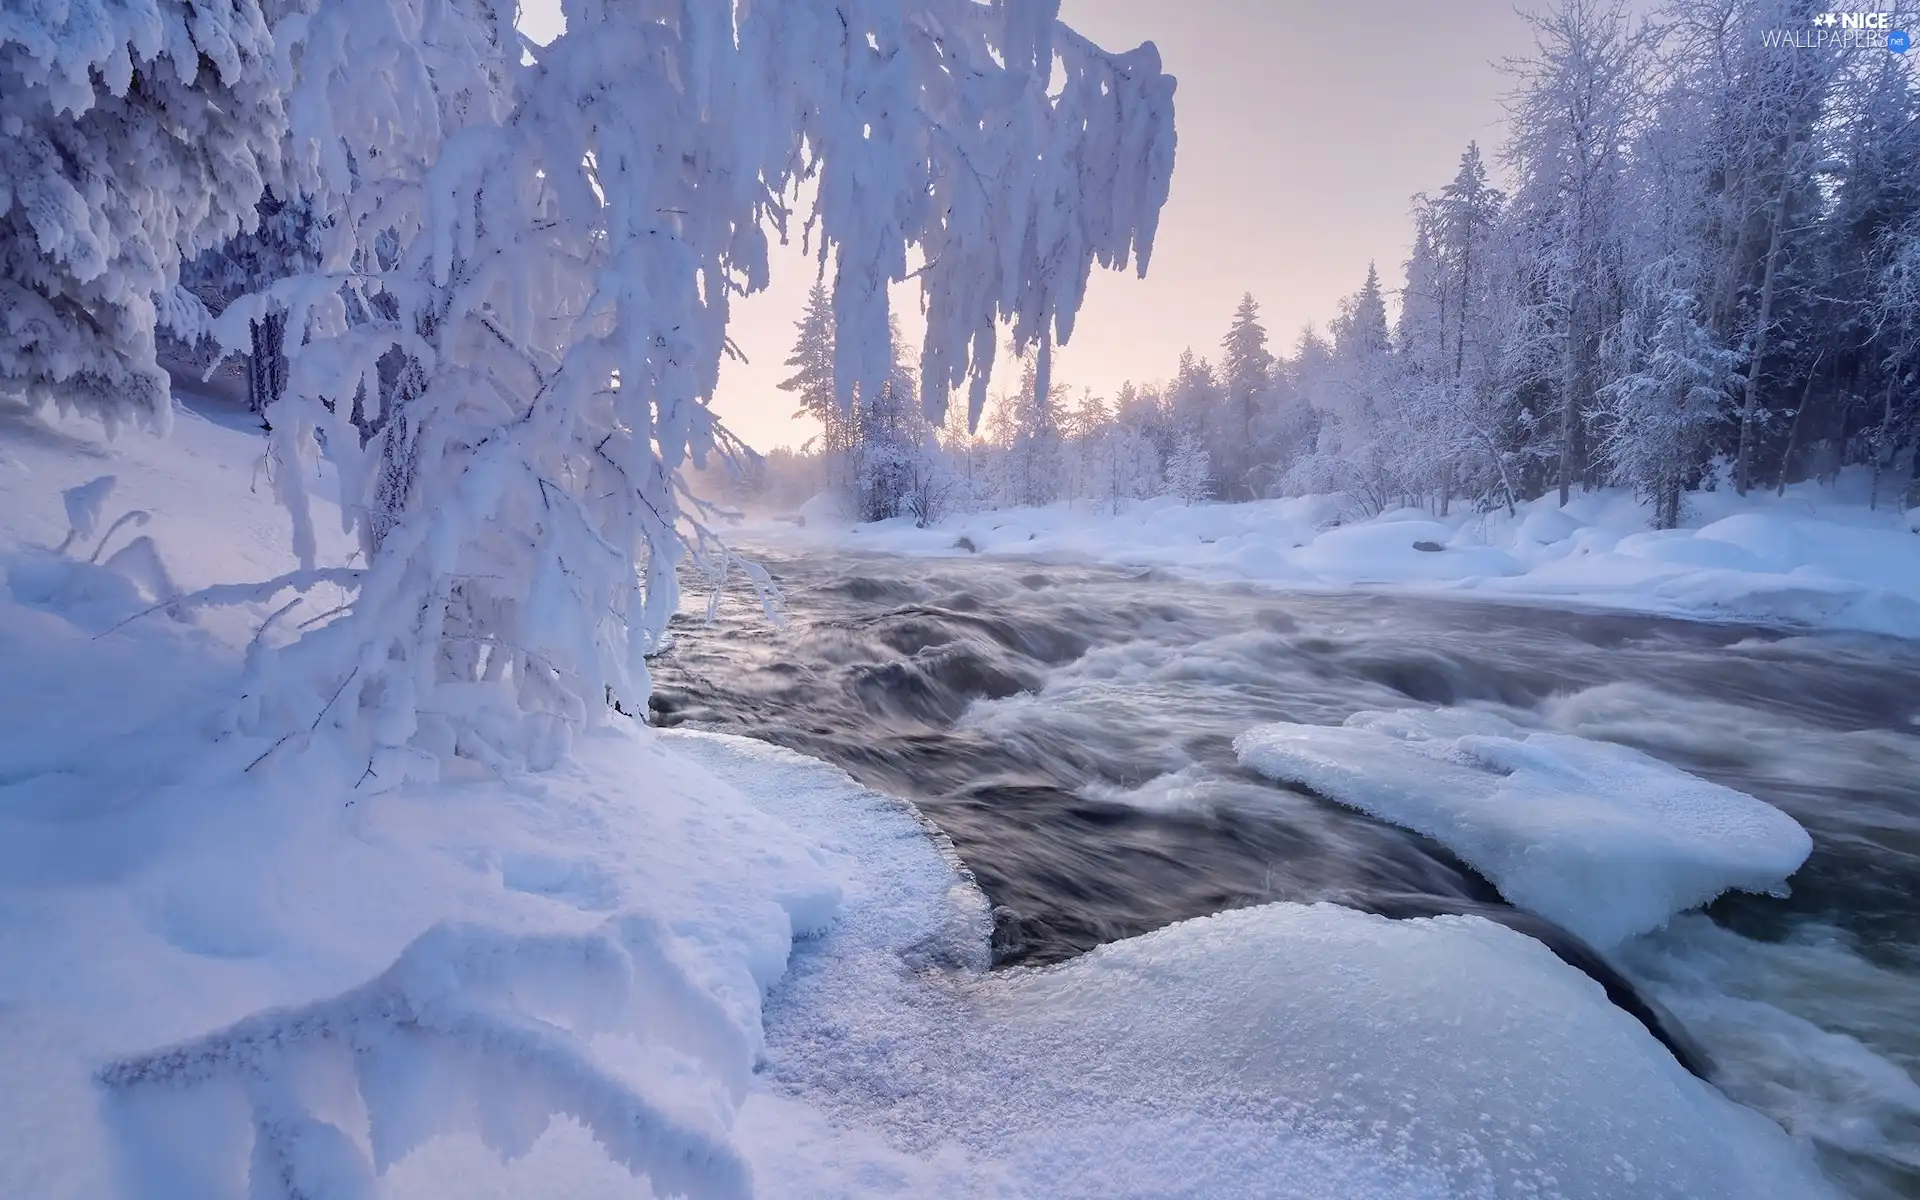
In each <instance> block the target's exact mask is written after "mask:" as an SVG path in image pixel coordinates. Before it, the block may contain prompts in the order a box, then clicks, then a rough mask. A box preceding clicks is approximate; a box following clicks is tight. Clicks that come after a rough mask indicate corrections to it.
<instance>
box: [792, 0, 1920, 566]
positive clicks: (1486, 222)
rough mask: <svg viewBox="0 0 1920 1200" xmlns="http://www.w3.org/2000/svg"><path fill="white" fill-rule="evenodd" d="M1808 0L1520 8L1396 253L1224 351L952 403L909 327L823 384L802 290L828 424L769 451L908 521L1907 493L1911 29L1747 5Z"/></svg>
mask: <svg viewBox="0 0 1920 1200" xmlns="http://www.w3.org/2000/svg"><path fill="white" fill-rule="evenodd" d="M1811 11H1812V10H1811V9H1810V8H1809V7H1808V6H1807V5H1806V4H1802V3H1798V2H1797V0H1673V2H1671V3H1668V4H1665V5H1664V6H1662V7H1660V8H1659V9H1658V10H1657V11H1656V12H1654V13H1653V15H1652V16H1650V17H1647V18H1644V19H1642V18H1636V17H1633V16H1631V15H1630V14H1629V13H1628V11H1627V10H1626V9H1625V8H1623V7H1621V6H1618V5H1614V4H1609V3H1605V2H1602V0H1562V2H1561V3H1558V4H1556V5H1554V6H1551V7H1549V8H1546V9H1545V10H1543V11H1541V12H1539V13H1537V14H1534V15H1531V16H1529V17H1528V18H1527V19H1528V20H1529V21H1530V22H1531V23H1532V26H1533V34H1534V40H1535V47H1536V49H1535V51H1534V53H1533V54H1532V55H1531V56H1529V57H1526V58H1524V59H1521V60H1517V61H1513V62H1509V63H1507V64H1505V65H1506V70H1507V72H1508V75H1509V78H1510V80H1511V84H1512V91H1511V93H1510V95H1509V96H1508V97H1507V98H1506V102H1507V109H1508V113H1509V121H1510V127H1509V133H1508V135H1507V137H1506V140H1505V142H1504V144H1503V145H1501V146H1500V147H1498V149H1497V153H1491V154H1490V153H1488V152H1486V151H1483V150H1482V148H1481V147H1480V146H1478V145H1468V146H1467V147H1465V148H1464V150H1463V152H1462V153H1461V155H1460V160H1459V170H1458V172H1457V173H1456V174H1455V175H1454V177H1453V178H1452V179H1450V180H1446V181H1441V180H1436V181H1435V183H1436V184H1437V185H1438V186H1437V187H1436V188H1435V189H1434V190H1432V191H1430V192H1424V193H1422V194H1420V195H1417V196H1415V197H1413V202H1412V227H1411V239H1410V240H1411V245H1412V250H1411V254H1410V255H1409V257H1408V258H1407V260H1406V261H1405V262H1404V263H1401V264H1398V267H1397V270H1396V271H1394V272H1391V273H1385V272H1382V271H1380V270H1377V269H1372V268H1370V269H1369V270H1368V272H1367V274H1366V276H1365V278H1364V279H1363V280H1361V281H1359V287H1358V290H1357V291H1355V292H1354V293H1353V294H1352V295H1351V296H1350V297H1348V298H1347V299H1346V300H1345V301H1343V302H1342V304H1341V306H1340V311H1339V313H1338V315H1337V316H1335V318H1334V319H1333V320H1332V321H1331V322H1330V323H1329V324H1328V325H1327V326H1326V327H1325V328H1324V329H1316V328H1307V329H1303V330H1301V331H1299V332H1298V333H1297V335H1294V336H1293V337H1292V338H1291V341H1290V344H1289V343H1285V342H1283V341H1282V340H1281V339H1280V338H1276V337H1275V336H1274V334H1275V332H1277V331H1269V330H1268V329H1266V328H1265V327H1264V326H1263V325H1262V323H1261V320H1260V310H1259V306H1258V304H1257V302H1256V300H1255V298H1254V295H1253V294H1251V293H1249V294H1248V295H1246V296H1244V297H1243V298H1242V299H1241V301H1240V303H1239V307H1238V310H1237V311H1236V312H1235V314H1234V317H1233V320H1232V323H1231V325H1230V327H1229V328H1227V329H1226V330H1224V331H1223V336H1222V337H1221V339H1220V343H1219V347H1218V349H1217V351H1213V352H1212V353H1207V351H1208V350H1209V349H1210V348H1205V347H1202V348H1200V350H1199V352H1196V351H1192V350H1190V351H1189V352H1188V353H1186V354H1184V355H1182V356H1181V359H1180V361H1179V362H1178V364H1177V365H1176V364H1169V366H1170V367H1171V368H1172V376H1171V378H1168V379H1163V380H1158V381H1141V382H1138V383H1129V384H1127V385H1125V386H1123V387H1122V388H1120V389H1119V392H1118V394H1116V395H1112V396H1098V395H1094V394H1092V393H1091V392H1090V391H1087V390H1084V389H1078V390H1076V389H1075V388H1074V387H1073V386H1072V381H1071V380H1059V379H1056V380H1053V381H1052V382H1051V384H1050V386H1048V387H1047V388H1046V394H1045V396H1044V397H1040V396H1038V395H1037V394H1036V391H1035V371H1034V370H1033V368H1032V367H1031V366H1029V367H1028V369H1027V371H1026V373H1025V375H1024V376H1023V377H1022V379H1021V382H1020V384H1019V387H1018V388H1017V389H1016V388H1012V387H1004V388H1002V389H1001V390H1000V393H999V394H998V395H997V397H996V400H995V403H994V405H993V407H992V408H991V409H990V410H989V412H988V414H987V417H986V420H985V422H984V423H983V424H982V425H980V426H979V427H978V428H977V429H976V430H973V431H971V432H970V431H969V430H968V429H967V427H966V426H965V425H964V424H962V423H959V422H949V423H946V424H944V425H940V426H935V425H932V424H930V423H928V422H926V421H924V420H921V419H919V417H918V414H917V412H916V410H915V409H914V407H913V406H912V405H910V404H907V403H904V400H905V398H906V397H909V396H910V395H911V394H912V388H911V387H910V386H908V385H909V384H910V381H911V371H910V370H909V369H908V367H907V365H906V364H905V362H904V360H903V361H901V363H900V365H898V366H897V367H896V373H895V376H894V381H893V382H891V383H890V384H889V385H888V386H887V387H885V388H882V389H879V390H877V391H875V392H874V393H873V396H874V399H873V400H872V402H870V403H862V404H860V405H858V406H855V407H849V408H847V409H844V410H843V409H840V408H838V407H837V406H836V404H835V403H834V398H833V396H832V395H831V394H830V388H829V384H830V380H829V377H828V374H827V371H826V365H827V364H828V363H829V362H830V361H831V354H832V345H833V322H832V312H831V309H830V306H829V303H828V300H827V297H826V295H825V294H824V293H823V292H820V291H816V292H815V294H814V296H813V297H812V300H811V303H810V305H809V307H808V311H807V314H806V316H805V318H804V319H803V320H802V322H801V323H800V328H799V335H798V338H797V342H796V345H795V348H794V353H793V357H792V358H791V360H790V361H789V365H790V366H791V367H793V368H795V374H794V375H793V376H792V378H791V379H790V380H789V381H788V382H787V383H786V384H785V385H784V386H785V387H786V388H787V389H788V390H789V391H791V392H792V393H794V394H795V395H796V396H797V397H798V398H799V400H800V402H801V403H800V408H801V410H802V411H803V412H805V413H807V414H809V415H811V416H814V417H815V418H817V419H818V420H819V422H820V424H821V428H822V433H821V435H820V436H819V437H818V438H817V439H816V440H815V441H814V442H813V443H810V444H809V446H808V447H807V450H808V455H807V456H806V457H804V458H795V457H794V456H791V455H781V456H776V458H775V459H773V460H772V461H771V463H770V464H769V470H768V472H767V474H766V476H765V478H764V479H763V481H762V485H763V486H764V487H767V488H772V489H774V490H776V491H779V492H780V493H781V494H782V496H783V497H785V498H788V499H792V498H795V496H796V495H797V496H798V498H804V493H806V489H807V488H808V487H814V486H821V487H827V488H830V489H832V490H834V491H835V492H837V493H838V494H840V495H841V496H843V497H844V498H845V504H844V507H845V508H846V509H847V510H848V515H855V516H858V517H859V518H860V519H864V520H874V519H882V518H887V517H894V516H901V515H909V516H913V517H915V518H917V519H919V520H922V521H925V520H927V519H930V518H934V517H937V516H938V515H940V514H941V513H943V512H947V511H964V510H968V509H978V508H985V507H1007V506H1018V505H1041V504H1049V503H1054V502H1060V501H1067V502H1072V503H1075V504H1082V505H1087V506H1092V507H1096V508H1105V509H1108V510H1110V511H1117V510H1118V509H1119V508H1120V507H1121V506H1123V505H1125V504H1126V503H1127V502H1128V501H1130V500H1132V499H1135V498H1139V497H1144V496H1151V495H1162V494H1170V495H1175V496H1178V497H1180V498H1181V499H1183V500H1185V501H1188V502H1193V501H1198V500H1201V499H1206V498H1213V499H1218V500H1227V501H1234V500H1250V499H1256V498H1263V497H1271V496H1285V495H1302V494H1315V493H1342V494H1344V495H1345V496H1346V497H1347V498H1348V501H1349V503H1350V505H1351V507H1352V509H1353V510H1354V511H1355V513H1356V515H1371V514H1374V513H1378V512H1381V511H1383V510H1385V509H1389V508H1395V507H1400V506H1406V505H1422V506H1425V507H1427V508H1429V509H1430V510H1432V511H1433V512H1435V513H1436V514H1439V515H1446V513H1447V512H1448V510H1449V508H1450V506H1458V505H1466V506H1473V507H1475V508H1478V509H1483V510H1485V509H1494V508H1504V509H1507V510H1509V511H1511V509H1512V508H1513V506H1514V505H1516V504H1518V503H1520V502H1524V501H1527V500H1532V499H1536V498H1538V497H1541V496H1543V495H1549V494H1556V495H1557V496H1558V498H1559V500H1560V502H1561V503H1565V501H1566V499H1567V497H1568V496H1569V494H1570V493H1571V492H1573V491H1575V490H1580V489H1592V488H1596V487H1604V486H1610V485H1611V486H1622V487H1628V488H1631V489H1633V490H1634V491H1635V492H1636V493H1637V494H1638V495H1639V496H1640V497H1641V498H1642V499H1643V500H1644V501H1645V502H1646V505H1647V508H1648V514H1649V520H1650V522H1651V523H1652V524H1653V525H1655V526H1656V527H1661V528H1666V527H1671V526H1673V525H1675V524H1677V523H1678V522H1679V520H1680V519H1681V510H1682V506H1683V504H1684V503H1685V500H1684V497H1685V496H1686V494H1687V493H1688V492H1689V491H1692V490H1696V489H1703V488H1710V489H1732V490H1736V491H1738V492H1739V493H1740V494H1742V495H1745V494H1746V493H1748V492H1749V491H1750V490H1752V489H1757V488H1783V487H1784V486H1786V485H1787V484H1789V483H1792V482H1797V481H1800V480H1804V479H1818V480H1830V479H1832V478H1833V477H1834V476H1835V474H1836V473H1837V472H1838V471H1839V470H1841V469H1842V468H1843V467H1848V466H1856V465H1859V466H1865V467H1867V468H1869V469H1870V470H1871V471H1872V473H1873V476H1874V483H1873V494H1874V498H1875V500H1876V501H1877V502H1881V503H1891V504H1894V505H1896V506H1899V507H1907V506H1911V505H1913V504H1916V503H1920V456H1916V454H1915V447H1916V443H1917V442H1920V328H1916V325H1917V324H1920V94H1917V93H1916V92H1915V89H1914V87H1913V78H1912V76H1913V72H1912V67H1911V64H1910V62H1909V61H1908V58H1907V57H1903V56H1901V55H1898V54H1887V53H1875V54H1866V53H1859V52H1856V50H1855V49H1853V48H1842V47H1839V46H1834V47H1808V46H1802V45H1795V44H1784V45H1783V44H1782V43H1781V41H1780V39H1779V38H1778V37H1777V36H1773V37H1770V36H1769V35H1770V34H1771V33H1774V32H1775V31H1777V30H1780V29H1797V28H1800V27H1801V26H1804V25H1805V24H1806V22H1807V20H1808V19H1809V13H1810V12H1811ZM1383 276H1384V277H1383ZM1248 282H1249V284H1250V285H1251V286H1252V287H1253V288H1254V289H1255V290H1258V289H1259V288H1261V287H1284V286H1285V281H1284V280H1274V281H1248ZM1282 336H1284V334H1283V335H1282Z"/></svg>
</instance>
